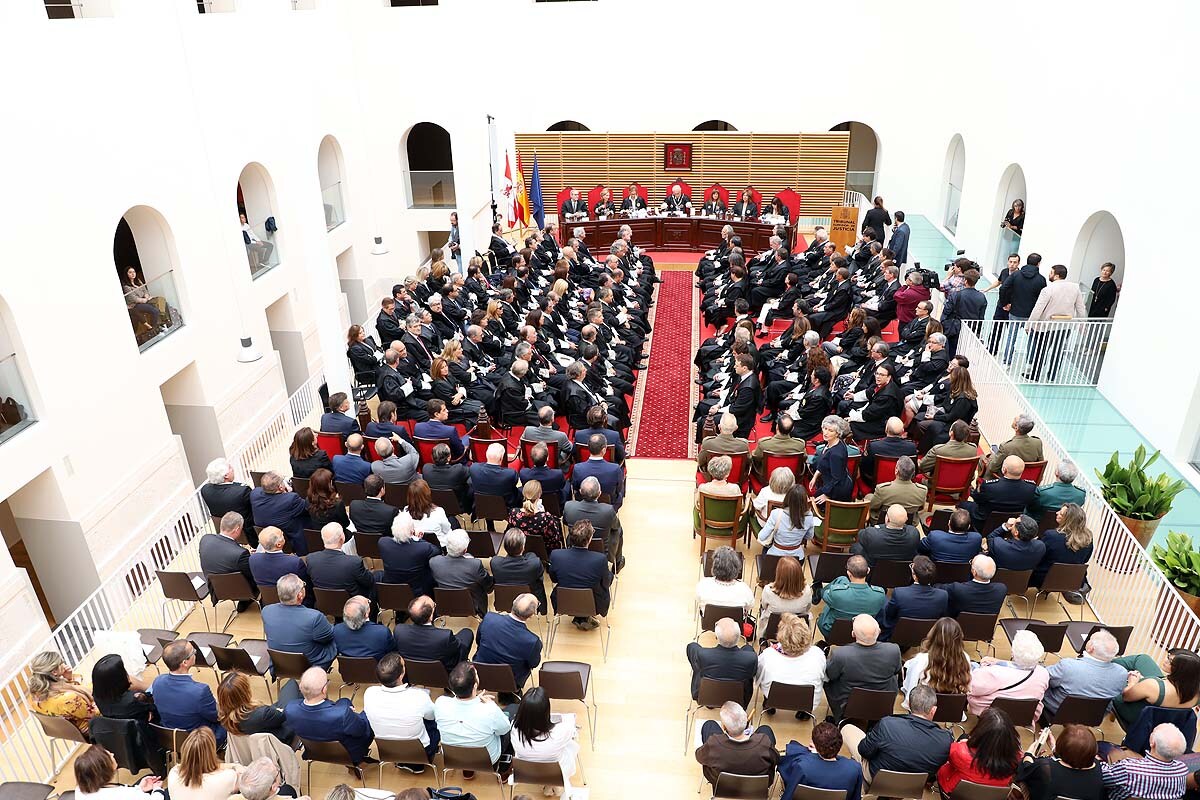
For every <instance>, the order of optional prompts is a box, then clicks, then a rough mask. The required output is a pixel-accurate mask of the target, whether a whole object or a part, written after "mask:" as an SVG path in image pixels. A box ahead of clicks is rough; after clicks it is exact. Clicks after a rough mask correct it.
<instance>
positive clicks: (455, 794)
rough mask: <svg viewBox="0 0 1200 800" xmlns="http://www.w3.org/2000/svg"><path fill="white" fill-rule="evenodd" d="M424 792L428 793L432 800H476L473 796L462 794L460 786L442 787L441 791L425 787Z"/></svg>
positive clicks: (467, 793)
mask: <svg viewBox="0 0 1200 800" xmlns="http://www.w3.org/2000/svg"><path fill="white" fill-rule="evenodd" d="M425 791H427V792H429V796H430V797H431V798H433V800H476V798H475V795H473V794H471V793H470V792H463V790H462V787H461V786H443V787H442V788H441V789H434V788H432V787H429V786H427V787H425Z"/></svg>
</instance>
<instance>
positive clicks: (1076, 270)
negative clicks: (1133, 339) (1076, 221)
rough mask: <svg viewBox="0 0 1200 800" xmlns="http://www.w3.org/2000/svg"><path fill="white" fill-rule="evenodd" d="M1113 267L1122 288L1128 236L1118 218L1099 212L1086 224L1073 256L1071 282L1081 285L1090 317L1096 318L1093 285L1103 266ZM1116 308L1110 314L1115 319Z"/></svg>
mask: <svg viewBox="0 0 1200 800" xmlns="http://www.w3.org/2000/svg"><path fill="white" fill-rule="evenodd" d="M1105 263H1109V264H1112V265H1113V267H1114V271H1113V280H1114V281H1116V282H1117V284H1118V285H1120V284H1121V282H1122V281H1123V280H1124V278H1125V236H1124V235H1123V234H1122V233H1121V225H1120V224H1119V223H1118V222H1117V218H1116V217H1114V216H1113V215H1112V214H1110V213H1109V212H1107V211H1097V212H1096V213H1094V214H1092V215H1091V216H1090V217H1088V218H1087V220H1085V221H1084V223H1083V227H1081V228H1080V229H1079V236H1077V237H1076V239H1075V249H1074V250H1073V251H1072V252H1071V265H1070V274H1069V275H1068V276H1067V277H1068V279H1070V280H1076V281H1079V283H1080V284H1081V288H1082V289H1083V292H1084V296H1085V297H1086V300H1087V306H1088V316H1092V297H1091V295H1090V294H1089V293H1090V291H1091V287H1092V281H1093V280H1095V279H1096V278H1097V277H1099V275H1100V265H1101V264H1105ZM1114 313H1115V308H1114V309H1110V310H1109V312H1108V314H1100V313H1099V311H1097V316H1113V314H1114Z"/></svg>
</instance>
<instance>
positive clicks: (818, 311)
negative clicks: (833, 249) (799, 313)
mask: <svg viewBox="0 0 1200 800" xmlns="http://www.w3.org/2000/svg"><path fill="white" fill-rule="evenodd" d="M839 261H840V262H841V263H838V262H839ZM833 263H835V264H837V265H838V269H837V272H836V273H835V275H836V278H835V283H834V285H833V286H832V287H830V289H829V294H828V295H827V296H826V297H825V300H824V301H822V302H821V303H819V304H817V305H815V306H814V307H813V313H812V314H810V315H809V317H808V321H809V323H810V324H811V325H812V329H813V330H814V331H816V332H817V333H819V334H821V338H822V339H828V338H829V334H830V332H831V331H832V330H833V326H834V324H835V323H837V322H839V321H841V320H843V319H845V318H846V315H847V314H849V313H850V307H851V306H852V305H854V287H853V286H852V285H851V283H850V270H849V269H847V268H846V259H844V258H842V257H841V256H834V259H833Z"/></svg>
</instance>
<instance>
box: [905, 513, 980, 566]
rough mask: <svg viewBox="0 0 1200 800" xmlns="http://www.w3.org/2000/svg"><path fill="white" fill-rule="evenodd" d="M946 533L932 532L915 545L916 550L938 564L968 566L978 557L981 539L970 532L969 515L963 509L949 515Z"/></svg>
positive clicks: (973, 532) (976, 534)
mask: <svg viewBox="0 0 1200 800" xmlns="http://www.w3.org/2000/svg"><path fill="white" fill-rule="evenodd" d="M947 527H948V528H949V530H948V531H939V530H932V531H930V532H929V533H928V534H926V536H925V538H924V539H922V540H921V541H920V543H919V544H918V545H917V550H919V551H920V552H922V553H924V554H925V555H927V556H929V557H930V558H931V559H933V560H934V561H936V562H938V563H947V564H969V563H971V559H972V558H974V557H975V556H977V555H979V549H980V543H981V542H982V537H981V536H980V535H979V534H978V533H976V532H975V531H973V530H971V515H970V514H969V513H968V512H967V510H966V509H965V508H956V509H954V511H953V513H951V514H950V522H949V523H948V524H947Z"/></svg>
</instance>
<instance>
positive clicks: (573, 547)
mask: <svg viewBox="0 0 1200 800" xmlns="http://www.w3.org/2000/svg"><path fill="white" fill-rule="evenodd" d="M594 532H595V530H594V529H593V528H592V523H590V522H588V521H587V520H586V519H583V520H580V521H579V522H576V523H575V524H574V525H572V526H571V530H570V532H569V533H568V534H567V547H566V548H559V549H558V550H555V551H554V552H552V553H551V554H550V580H552V581H554V591H553V592H551V594H550V602H551V604H552V605H553V606H554V608H555V610H556V611H557V610H558V590H559V588H563V589H591V590H592V595H593V596H594V598H595V600H596V613H598V614H600V616H606V615H607V614H608V603H609V594H608V587H609V586H611V585H612V580H613V576H612V572H610V571H609V569H608V556H606V555H604V553H596V552H593V551H591V550H589V549H588V544H589V543H590V542H591V541H592V534H593V533H594ZM571 622H572V624H574V625H575V627H576V628H579V629H580V630H591V629H592V628H597V627H599V625H600V623H598V622H596V621H595V620H594V619H590V618H588V617H575V618H574V619H573V620H571Z"/></svg>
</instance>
